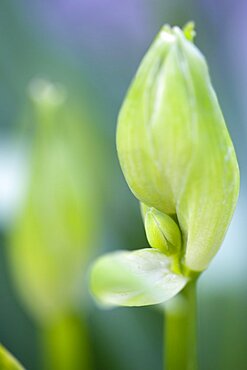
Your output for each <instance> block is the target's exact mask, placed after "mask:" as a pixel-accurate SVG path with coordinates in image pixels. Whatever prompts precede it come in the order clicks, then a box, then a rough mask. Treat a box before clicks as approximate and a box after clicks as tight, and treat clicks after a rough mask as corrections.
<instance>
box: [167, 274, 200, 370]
mask: <svg viewBox="0 0 247 370" xmlns="http://www.w3.org/2000/svg"><path fill="white" fill-rule="evenodd" d="M164 356H165V370H198V364H197V325H196V282H195V281H194V282H191V283H189V284H188V285H187V286H186V287H185V288H184V289H183V291H182V292H181V293H179V295H178V296H176V297H175V298H174V299H173V300H172V301H171V302H169V304H168V305H167V306H166V310H165V353H164Z"/></svg>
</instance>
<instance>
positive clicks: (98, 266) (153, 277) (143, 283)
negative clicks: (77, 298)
mask: <svg viewBox="0 0 247 370" xmlns="http://www.w3.org/2000/svg"><path fill="white" fill-rule="evenodd" d="M171 264H172V259H171V258H168V257H167V256H165V255H164V254H163V253H160V252H159V251H158V250H155V249H149V248H147V249H140V250H137V251H134V252H128V251H117V252H113V253H110V254H108V255H106V256H103V257H101V258H99V259H98V260H97V261H96V262H95V264H94V265H93V268H92V271H91V290H92V292H93V294H94V296H95V297H96V299H97V300H98V301H99V303H102V304H103V305H107V306H146V305H151V304H157V303H161V302H165V301H167V300H168V299H170V298H172V297H174V296H175V295H176V294H177V293H178V292H179V291H180V290H182V289H183V288H184V286H185V285H186V283H187V281H188V279H187V278H185V277H183V276H182V275H178V274H175V273H173V272H172V271H171Z"/></svg>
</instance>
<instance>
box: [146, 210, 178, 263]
mask: <svg viewBox="0 0 247 370" xmlns="http://www.w3.org/2000/svg"><path fill="white" fill-rule="evenodd" d="M142 207H143V209H144V210H143V213H144V224H145V230H146V235H147V239H148V242H149V244H150V245H151V247H153V248H156V249H159V250H160V251H161V252H163V253H164V254H166V255H167V256H169V255H171V254H175V253H178V252H179V251H180V248H181V233H180V229H179V227H178V225H177V224H176V222H175V221H174V220H173V219H172V218H171V217H170V216H168V215H166V214H164V213H161V212H159V211H157V210H156V209H154V208H148V207H146V206H142Z"/></svg>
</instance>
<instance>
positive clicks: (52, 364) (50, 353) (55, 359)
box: [42, 314, 92, 370]
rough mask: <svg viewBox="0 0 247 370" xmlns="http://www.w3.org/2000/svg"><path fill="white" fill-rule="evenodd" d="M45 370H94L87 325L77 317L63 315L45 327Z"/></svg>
mask: <svg viewBox="0 0 247 370" xmlns="http://www.w3.org/2000/svg"><path fill="white" fill-rule="evenodd" d="M42 340H43V353H44V369H45V370H54V369H56V370H68V369H71V370H82V369H87V370H90V369H92V366H91V357H90V345H89V341H88V335H87V328H86V324H85V323H84V322H83V320H82V318H81V317H78V316H76V315H72V314H69V315H62V316H60V317H58V318H56V320H54V321H52V322H51V323H49V324H47V325H46V326H45V327H43V338H42Z"/></svg>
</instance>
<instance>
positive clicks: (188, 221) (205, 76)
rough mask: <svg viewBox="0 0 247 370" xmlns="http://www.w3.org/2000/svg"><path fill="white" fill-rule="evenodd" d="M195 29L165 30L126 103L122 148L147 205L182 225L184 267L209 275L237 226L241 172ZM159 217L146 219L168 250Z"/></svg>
mask: <svg viewBox="0 0 247 370" xmlns="http://www.w3.org/2000/svg"><path fill="white" fill-rule="evenodd" d="M193 32H194V31H193V29H192V27H191V25H190V26H189V27H186V29H185V31H184V33H183V31H182V30H180V29H179V28H178V27H174V28H170V27H169V26H164V27H163V28H162V29H161V31H160V33H159V34H158V36H157V38H156V39H155V41H154V42H153V44H152V45H151V47H150V49H149V50H148V52H147V54H146V56H145V57H144V59H143V61H142V63H141V65H140V67H139V69H138V71H137V74H136V76H135V78H134V80H133V82H132V84H131V87H130V89H129V91H128V94H127V97H126V99H125V101H124V103H123V106H122V109H121V112H120V115H119V121H118V129H117V149H118V155H119V159H120V163H121V167H122V170H123V173H124V175H125V178H126V181H127V183H128V185H129V187H130V188H131V190H132V192H133V193H134V195H135V196H136V197H137V198H138V199H139V201H140V202H142V203H145V204H146V205H147V206H148V207H151V208H153V209H155V210H157V211H159V212H160V213H162V214H163V216H164V215H172V217H173V218H174V219H176V220H177V221H178V226H179V228H180V230H181V234H182V240H183V245H182V248H181V252H180V254H179V259H180V262H181V263H182V264H184V265H185V266H186V267H187V268H189V269H190V270H194V271H202V270H204V269H205V268H206V267H207V266H208V264H209V262H210V261H211V259H212V258H213V257H214V255H215V254H216V252H217V251H218V249H219V247H220V245H221V243H222V240H223V238H224V236H225V233H226V230H227V227H228V225H229V223H230V220H231V217H232V214H233V211H234V209H235V205H236V201H237V197H238V191H239V170H238V164H237V159H236V155H235V152H234V148H233V144H232V142H231V139H230V137H229V134H228V131H227V128H226V126H225V122H224V118H223V116H222V113H221V110H220V107H219V104H218V101H217V97H216V95H215V92H214V90H213V87H212V85H211V81H210V77H209V73H208V68H207V64H206V61H205V58H204V56H203V55H202V54H201V52H200V51H199V50H198V49H197V48H196V46H195V45H194V44H193V43H192V41H191V40H192V38H193ZM153 212H154V211H152V213H153ZM152 217H154V216H153V215H148V220H147V221H146V220H145V224H148V231H147V237H148V239H149V241H150V243H151V245H152V246H155V245H157V247H158V248H159V249H162V248H167V247H166V244H165V243H166V239H167V237H164V238H163V240H162V235H161V234H162V230H163V228H162V229H161V228H160V227H158V228H157V227H156V226H155V224H154V222H155V220H157V215H155V219H154V218H152ZM164 217H165V216H164ZM161 218H162V217H161V216H160V215H159V216H158V219H159V220H160V219H161ZM166 220H167V219H166ZM164 222H166V221H164ZM154 227H155V230H154ZM168 250H169V248H168Z"/></svg>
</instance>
